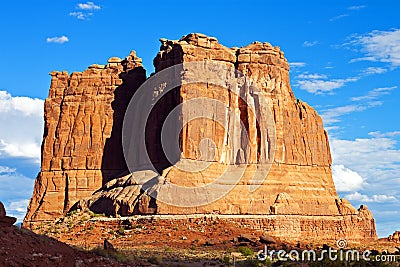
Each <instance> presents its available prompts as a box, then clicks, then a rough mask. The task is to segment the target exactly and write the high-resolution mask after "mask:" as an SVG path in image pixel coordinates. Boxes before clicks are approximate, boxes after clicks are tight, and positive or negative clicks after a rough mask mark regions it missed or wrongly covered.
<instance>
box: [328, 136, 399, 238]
mask: <svg viewBox="0 0 400 267" xmlns="http://www.w3.org/2000/svg"><path fill="white" fill-rule="evenodd" d="M399 132H400V131H393V132H387V133H381V132H372V133H370V135H371V136H373V137H371V138H357V139H354V140H340V139H332V140H331V151H332V159H333V164H334V165H344V166H346V168H349V169H351V170H352V171H354V172H356V173H358V174H359V175H360V176H361V177H363V178H364V181H365V182H368V183H367V184H366V183H364V185H363V187H362V188H360V189H359V190H357V191H353V192H349V193H348V194H347V195H344V196H343V197H345V198H347V199H348V200H350V201H356V203H354V204H359V202H361V203H369V204H368V205H369V208H370V210H371V211H372V214H374V216H375V218H376V219H377V232H378V235H380V236H381V237H382V236H384V235H387V234H388V233H390V232H393V231H394V230H395V229H396V228H395V227H394V225H398V222H399V220H400V213H398V214H394V213H392V211H398V210H400V203H399V201H398V200H399V199H400V149H399V148H398V146H397V141H396V140H395V139H394V138H393V137H392V138H388V137H374V136H397V135H398V133H399ZM396 227H397V226H396Z"/></svg>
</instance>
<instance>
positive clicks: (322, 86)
mask: <svg viewBox="0 0 400 267" xmlns="http://www.w3.org/2000/svg"><path fill="white" fill-rule="evenodd" d="M296 79H297V82H296V85H297V86H298V87H299V88H300V89H302V90H306V91H307V92H309V93H312V94H324V93H331V92H332V91H333V90H335V89H338V88H341V87H343V86H345V85H346V84H347V83H349V82H355V81H358V79H359V78H358V77H350V78H346V79H332V80H329V79H328V77H327V76H326V75H324V74H308V73H304V74H300V75H298V76H297V77H296Z"/></svg>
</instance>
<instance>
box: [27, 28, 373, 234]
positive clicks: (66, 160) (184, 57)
mask: <svg viewBox="0 0 400 267" xmlns="http://www.w3.org/2000/svg"><path fill="white" fill-rule="evenodd" d="M160 41H161V48H160V52H159V53H158V54H157V56H156V57H155V59H154V66H155V75H156V76H157V74H159V73H163V70H168V69H169V68H170V67H172V66H179V68H178V69H175V72H176V73H178V74H179V75H177V77H178V79H181V83H180V85H179V86H177V87H176V86H174V87H175V89H173V90H171V91H169V92H168V93H165V92H163V90H164V89H165V88H168V86H169V85H170V84H169V83H171V82H170V81H168V80H165V81H164V82H163V80H161V81H159V84H154V85H152V83H151V82H150V80H151V78H149V80H148V81H149V83H146V84H147V85H148V84H150V85H152V86H153V87H151V86H150V88H146V89H147V90H148V91H146V92H147V94H148V98H147V100H146V98H143V101H140V102H138V104H137V105H136V106H135V107H136V110H135V109H134V112H132V110H130V108H131V107H130V106H129V108H128V111H127V114H132V113H133V115H132V118H133V119H131V120H130V122H129V123H130V124H129V127H132V129H134V130H133V131H131V132H130V134H129V135H126V134H125V132H124V136H125V138H128V140H130V143H129V144H130V148H132V149H131V150H132V151H133V152H132V155H130V156H128V158H127V165H125V161H124V159H123V155H122V148H121V135H122V131H121V130H122V126H121V125H122V117H123V114H124V113H125V110H126V109H127V103H128V102H129V100H131V98H132V95H133V93H134V92H135V91H136V89H137V88H138V86H139V85H140V84H141V83H143V81H144V71H143V69H142V68H141V65H140V63H139V61H138V59H137V58H136V56H135V55H131V56H130V57H128V58H127V59H125V60H124V61H121V60H119V59H117V58H112V59H110V60H109V64H108V65H107V66H105V67H103V66H98V65H95V66H92V67H90V68H89V69H88V70H87V71H85V72H83V73H82V74H72V75H70V76H69V75H67V74H66V73H53V74H52V75H53V81H52V86H51V89H50V95H49V98H48V99H47V100H46V115H45V117H46V130H45V138H44V142H43V158H42V171H41V173H40V174H39V176H38V178H37V180H36V184H35V192H34V195H33V198H32V201H31V204H30V208H29V212H28V214H27V217H26V219H25V221H26V222H31V221H37V220H46V219H53V218H55V217H57V216H59V215H62V214H63V213H65V212H67V211H68V210H69V209H70V208H71V207H72V205H74V204H75V207H82V208H89V209H91V210H92V211H94V212H98V213H106V214H109V215H114V216H115V215H123V216H129V215H133V214H210V213H214V214H215V213H218V214H229V215H244V214H254V215H264V216H266V217H265V220H266V221H265V222H266V223H267V224H268V225H269V226H268V227H270V228H271V229H273V231H275V232H276V233H279V232H280V231H281V232H284V229H286V228H287V226H288V225H292V226H293V225H298V226H299V229H300V230H299V229H297V228H293V229H294V230H293V231H300V236H301V235H305V234H307V231H308V230H307V225H308V224H310V225H309V226H310V229H312V228H315V225H318V229H319V228H321V229H332V228H333V226H334V225H339V226H340V229H342V230H338V232H337V234H339V233H343V234H344V235H345V236H346V237H347V238H349V239H351V238H354V239H359V238H367V239H368V238H371V239H374V238H376V233H375V222H374V219H373V217H372V215H371V213H370V212H369V211H368V210H367V208H366V207H361V208H360V209H359V210H356V209H355V208H354V207H352V206H351V204H350V203H348V202H347V201H346V200H343V199H339V197H338V195H337V193H336V190H335V186H334V184H333V180H332V174H331V169H330V165H331V155H330V148H329V142H328V137H327V133H326V131H325V130H324V128H323V123H322V119H321V117H320V116H319V115H318V114H317V112H316V111H315V110H314V109H313V108H312V107H310V106H309V105H308V104H306V103H304V102H302V101H300V100H298V99H296V98H295V96H294V94H293V91H292V89H291V88H290V81H289V65H288V63H287V60H286V59H285V57H284V54H283V52H282V51H281V50H280V49H279V47H273V46H271V45H270V44H269V43H260V42H254V43H252V44H250V45H248V46H245V47H242V48H227V47H225V46H223V45H221V44H219V43H218V41H217V39H215V38H212V37H207V36H205V35H202V34H189V35H187V36H184V37H182V38H181V39H180V40H177V41H172V40H166V39H161V40H160ZM193 62H202V63H201V65H203V66H205V68H209V69H212V70H213V71H212V72H211V76H213V77H207V78H209V79H210V82H195V83H188V82H186V81H187V80H190V79H193V78H198V77H201V78H204V77H202V76H207V75H210V74H209V73H208V74H207V73H203V72H198V71H197V70H196V69H191V67H190V66H191V65H190V63H193ZM178 64H182V65H178ZM227 69H228V71H227ZM232 70H233V71H232ZM86 76H89V77H92V78H89V79H87V80H85V79H83V78H82V77H86ZM99 77H100V78H99ZM212 79H214V81H215V80H217V81H218V82H216V83H215V82H214V83H213V82H211V80H212ZM105 84H106V85H105ZM146 84H143V86H145V85H146ZM121 89H123V90H121ZM139 90H140V89H139ZM86 92H88V94H89V96H86V94H87V93H86ZM89 92H91V93H89ZM94 92H96V93H94ZM118 92H125V95H124V97H122V98H117V97H116V95H117V93H118ZM93 95H95V96H96V97H95V98H94V99H95V100H96V99H97V96H99V95H100V98H101V99H103V100H102V102H100V101H99V104H98V105H96V101H93V97H94V96H93ZM84 96H85V97H84ZM159 96H163V97H162V98H161V100H160V101H158V102H157V100H158V97H159ZM135 97H136V96H135ZM104 98H105V99H107V100H105V101H104ZM199 99H200V100H199ZM210 99H211V100H216V101H217V102H218V104H216V103H215V101H211V102H210V101H209V100H210ZM195 100H196V101H197V102H193V101H195ZM112 101H114V102H113V104H111V102H112ZM146 101H148V102H146ZM92 102H94V104H92ZM188 103H195V104H188ZM147 104H149V105H150V106H151V107H152V110H151V113H150V115H149V117H148V120H147V121H146V123H145V124H144V125H145V127H146V135H145V136H142V135H141V132H140V131H139V130H136V129H140V128H141V127H140V126H141V119H142V118H141V113H140V112H141V110H142V109H144V108H145V106H146V105H147ZM219 105H222V106H219ZM84 107H87V108H84ZM89 107H90V108H89ZM118 107H121V108H118ZM175 111H177V112H176V114H175V117H174V118H173V119H172V122H173V124H172V126H173V127H172V129H175V132H174V135H173V136H172V137H173V138H171V140H168V143H171V144H172V145H173V144H175V143H176V144H177V146H176V147H178V150H177V151H175V153H173V158H172V160H171V157H169V156H168V155H167V154H166V153H165V151H163V148H164V147H163V145H165V143H163V142H162V135H163V129H164V128H165V125H164V123H166V122H167V121H168V120H169V117H168V116H169V114H170V113H173V112H175ZM116 114H117V115H116ZM129 116H130V115H129ZM170 120H171V119H170ZM93 122H96V123H93ZM127 127H128V126H127ZM163 127H164V128H163ZM127 136H128V137H127ZM107 138H108V139H107ZM110 138H111V139H112V141H113V142H111V143H109V145H108V143H107V142H106V140H109V139H110ZM129 138H130V139H129ZM141 138H143V139H145V141H144V142H143V143H145V148H143V149H142V147H140V146H139V145H136V143H135V142H137V140H140V139H141ZM174 140H176V141H174ZM174 142H175V143H174ZM168 145H169V144H168ZM144 150H146V153H148V159H146V157H143V153H144ZM125 156H126V155H125ZM100 158H101V159H102V160H100ZM105 158H106V160H105ZM100 163H101V164H100ZM149 165H151V166H152V167H151V168H150V167H148V166H149ZM127 169H129V170H130V171H129V172H127ZM187 170H191V171H187ZM256 174H257V175H258V176H257V177H255V176H256ZM236 176H240V180H239V181H237V182H236V181H233V180H234V179H233V178H234V177H236ZM221 177H222V178H221ZM217 178H221V179H220V180H218V179H217ZM143 181H145V182H143ZM216 181H217V182H216ZM209 184H214V185H215V186H214V187H212V188H209V190H203V188H205V187H207V185H209ZM181 188H196V189H187V191H185V190H186V189H185V190H184V191H182V190H181ZM198 188H200V189H198ZM182 192H183V193H182ZM185 192H186V193H185ZM220 192H226V194H223V196H221V197H217V196H218V194H219V193H220ZM199 199H200V200H199ZM201 199H205V200H210V201H205V202H202V201H201ZM176 203H179V205H176ZM193 203H198V205H191V204H193ZM296 216H297V217H296ZM322 217H323V220H322V219H321V220H320V219H318V218H322ZM352 223H354V225H352ZM328 224H330V225H328ZM313 225H314V226H313ZM321 225H322V226H321ZM265 227H267V226H265ZM268 227H267V228H268ZM353 230H354V232H353ZM332 236H337V235H332Z"/></svg>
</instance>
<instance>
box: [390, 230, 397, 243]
mask: <svg viewBox="0 0 400 267" xmlns="http://www.w3.org/2000/svg"><path fill="white" fill-rule="evenodd" d="M388 241H390V242H395V243H400V231H396V232H394V233H393V234H391V235H389V237H388Z"/></svg>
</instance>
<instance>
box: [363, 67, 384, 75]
mask: <svg viewBox="0 0 400 267" xmlns="http://www.w3.org/2000/svg"><path fill="white" fill-rule="evenodd" d="M385 72H387V69H385V68H381V67H369V68H366V69H365V70H363V74H365V75H373V74H382V73H385Z"/></svg>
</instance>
